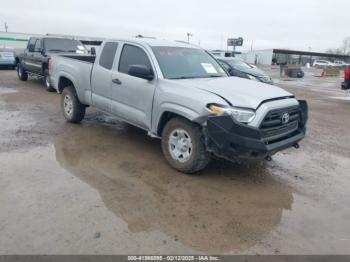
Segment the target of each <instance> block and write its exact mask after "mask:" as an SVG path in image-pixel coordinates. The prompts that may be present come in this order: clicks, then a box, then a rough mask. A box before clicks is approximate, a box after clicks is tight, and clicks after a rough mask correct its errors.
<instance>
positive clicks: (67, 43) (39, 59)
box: [16, 36, 87, 92]
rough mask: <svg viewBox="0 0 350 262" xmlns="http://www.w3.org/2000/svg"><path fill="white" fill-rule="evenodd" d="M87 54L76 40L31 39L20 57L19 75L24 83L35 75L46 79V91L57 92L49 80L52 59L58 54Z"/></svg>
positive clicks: (58, 38) (59, 38)
mask: <svg viewBox="0 0 350 262" xmlns="http://www.w3.org/2000/svg"><path fill="white" fill-rule="evenodd" d="M67 53H80V54H85V53H87V50H86V48H85V47H84V45H83V44H82V43H81V42H80V41H78V40H75V39H69V38H61V37H50V36H45V37H31V38H30V39H29V41H28V45H27V48H26V49H25V50H24V52H23V53H22V54H20V55H18V57H16V62H17V73H18V78H19V79H20V80H22V81H26V80H27V79H28V75H35V76H39V77H44V78H45V89H46V90H47V91H50V92H51V91H55V89H53V88H52V87H51V84H50V78H49V76H48V75H49V65H50V58H51V57H52V56H53V55H57V54H67Z"/></svg>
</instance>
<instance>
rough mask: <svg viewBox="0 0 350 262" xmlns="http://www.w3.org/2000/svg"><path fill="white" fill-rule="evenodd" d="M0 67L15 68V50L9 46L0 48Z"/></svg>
mask: <svg viewBox="0 0 350 262" xmlns="http://www.w3.org/2000/svg"><path fill="white" fill-rule="evenodd" d="M0 67H4V68H12V69H15V68H16V59H15V52H14V51H13V50H12V49H9V48H0Z"/></svg>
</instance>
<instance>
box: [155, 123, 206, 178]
mask: <svg viewBox="0 0 350 262" xmlns="http://www.w3.org/2000/svg"><path fill="white" fill-rule="evenodd" d="M162 150H163V154H164V156H165V158H166V160H167V161H168V163H169V164H170V166H171V167H173V168H174V169H176V170H178V171H181V172H184V173H188V174H193V173H196V172H198V171H200V170H202V169H204V168H205V167H206V166H207V164H208V163H209V161H210V153H209V152H207V150H206V148H205V142H204V135H203V132H202V128H201V126H199V125H197V124H195V123H192V122H190V121H188V120H186V119H183V118H173V119H171V120H170V121H169V122H168V123H167V124H166V125H165V127H164V129H163V132H162Z"/></svg>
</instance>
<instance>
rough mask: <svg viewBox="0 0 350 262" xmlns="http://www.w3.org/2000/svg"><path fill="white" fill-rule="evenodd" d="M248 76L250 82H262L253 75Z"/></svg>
mask: <svg viewBox="0 0 350 262" xmlns="http://www.w3.org/2000/svg"><path fill="white" fill-rule="evenodd" d="M247 76H248V78H249V79H250V80H254V81H258V82H260V81H259V79H258V78H256V77H255V76H252V75H247Z"/></svg>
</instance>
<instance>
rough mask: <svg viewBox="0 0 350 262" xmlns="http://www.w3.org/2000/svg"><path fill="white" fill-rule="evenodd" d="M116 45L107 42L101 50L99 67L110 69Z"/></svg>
mask: <svg viewBox="0 0 350 262" xmlns="http://www.w3.org/2000/svg"><path fill="white" fill-rule="evenodd" d="M117 48H118V43H115V42H107V43H106V44H105V46H104V47H103V49H102V52H101V56H100V61H99V64H100V66H102V67H104V68H106V69H109V70H110V69H112V67H113V61H114V57H115V54H116V52H117Z"/></svg>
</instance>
